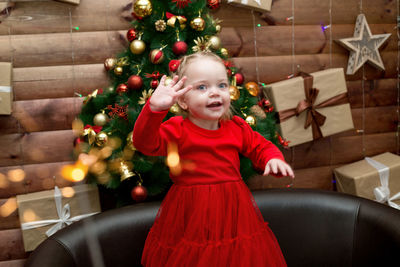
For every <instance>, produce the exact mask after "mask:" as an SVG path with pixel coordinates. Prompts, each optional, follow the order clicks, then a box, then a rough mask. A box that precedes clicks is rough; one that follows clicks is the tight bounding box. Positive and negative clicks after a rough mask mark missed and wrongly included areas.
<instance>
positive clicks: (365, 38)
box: [338, 14, 391, 75]
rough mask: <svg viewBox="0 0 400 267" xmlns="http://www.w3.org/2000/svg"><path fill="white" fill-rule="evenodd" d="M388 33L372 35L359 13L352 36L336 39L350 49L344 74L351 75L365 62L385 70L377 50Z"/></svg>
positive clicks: (362, 15)
mask: <svg viewBox="0 0 400 267" xmlns="http://www.w3.org/2000/svg"><path fill="white" fill-rule="evenodd" d="M390 35H391V34H390V33H386V34H376V35H372V33H371V30H370V28H369V26H368V23H367V19H366V18H365V15H364V14H359V15H358V16H357V21H356V26H355V29H354V35H353V37H350V38H343V39H339V41H338V42H339V43H340V44H341V45H343V46H344V47H345V48H346V49H348V50H350V56H349V61H348V63H347V71H346V74H348V75H353V74H354V73H356V72H357V71H358V70H359V69H360V68H361V66H362V65H364V63H366V62H369V63H371V64H372V65H373V66H374V67H376V68H378V69H380V70H385V66H384V65H383V62H382V59H381V56H380V54H379V51H378V50H379V47H381V46H382V44H383V43H384V42H385V41H386V40H387V39H388V38H389V36H390Z"/></svg>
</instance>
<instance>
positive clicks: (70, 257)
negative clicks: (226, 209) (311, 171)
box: [26, 189, 400, 267]
mask: <svg viewBox="0 0 400 267" xmlns="http://www.w3.org/2000/svg"><path fill="white" fill-rule="evenodd" d="M253 195H254V199H255V201H256V203H257V205H258V206H259V208H260V211H261V213H262V214H263V216H264V219H265V220H266V221H267V222H269V226H270V228H271V229H272V231H273V232H274V233H275V235H276V237H277V239H278V242H279V244H280V246H281V248H282V252H283V254H284V256H285V259H286V261H287V263H288V266H389V265H388V264H389V263H391V264H392V263H394V262H395V263H397V265H400V253H398V252H399V251H400V211H398V210H395V209H393V208H390V207H387V206H385V205H383V204H379V203H376V202H374V201H370V200H366V199H362V198H358V197H354V196H350V195H346V194H342V193H337V192H331V191H320V190H312V189H269V190H262V191H255V192H253ZM159 205H160V203H159V202H153V203H142V204H137V205H133V206H129V207H124V208H120V209H115V210H111V211H107V212H103V213H101V214H98V215H95V216H93V217H90V218H87V219H84V220H83V221H80V222H77V223H74V224H72V225H70V226H68V227H66V228H64V229H62V230H60V231H59V232H57V233H56V234H55V235H53V236H51V237H50V238H48V239H47V240H46V241H44V242H43V243H42V244H41V245H40V246H39V247H38V248H37V249H36V250H35V251H34V252H33V253H32V254H31V256H30V257H29V259H28V261H27V263H26V266H35V267H36V266H41V267H47V266H58V267H63V266H85V267H87V266H95V267H102V266H111V267H118V266H121V267H122V266H141V265H140V258H141V253H142V249H143V246H144V242H145V239H146V236H147V233H148V231H149V230H150V227H151V225H152V223H153V221H154V219H155V216H156V214H157V210H158V207H159Z"/></svg>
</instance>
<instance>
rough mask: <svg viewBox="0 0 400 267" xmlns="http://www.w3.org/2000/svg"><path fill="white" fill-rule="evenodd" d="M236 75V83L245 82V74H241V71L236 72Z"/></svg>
mask: <svg viewBox="0 0 400 267" xmlns="http://www.w3.org/2000/svg"><path fill="white" fill-rule="evenodd" d="M235 77H236V85H242V84H243V82H244V77H243V74H241V73H236V74H235Z"/></svg>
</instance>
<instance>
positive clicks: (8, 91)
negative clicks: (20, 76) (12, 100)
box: [0, 86, 11, 93]
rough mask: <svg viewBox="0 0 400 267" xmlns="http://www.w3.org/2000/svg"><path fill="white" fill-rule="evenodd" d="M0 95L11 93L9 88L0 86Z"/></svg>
mask: <svg viewBox="0 0 400 267" xmlns="http://www.w3.org/2000/svg"><path fill="white" fill-rule="evenodd" d="M0 93H11V86H0Z"/></svg>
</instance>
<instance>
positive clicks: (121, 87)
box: [117, 83, 128, 94]
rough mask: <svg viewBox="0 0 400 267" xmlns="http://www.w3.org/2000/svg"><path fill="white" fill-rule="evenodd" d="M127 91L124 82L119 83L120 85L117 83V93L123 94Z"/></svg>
mask: <svg viewBox="0 0 400 267" xmlns="http://www.w3.org/2000/svg"><path fill="white" fill-rule="evenodd" d="M126 92H128V86H127V85H126V84H124V83H121V84H120V85H118V87H117V93H120V94H123V93H126Z"/></svg>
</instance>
